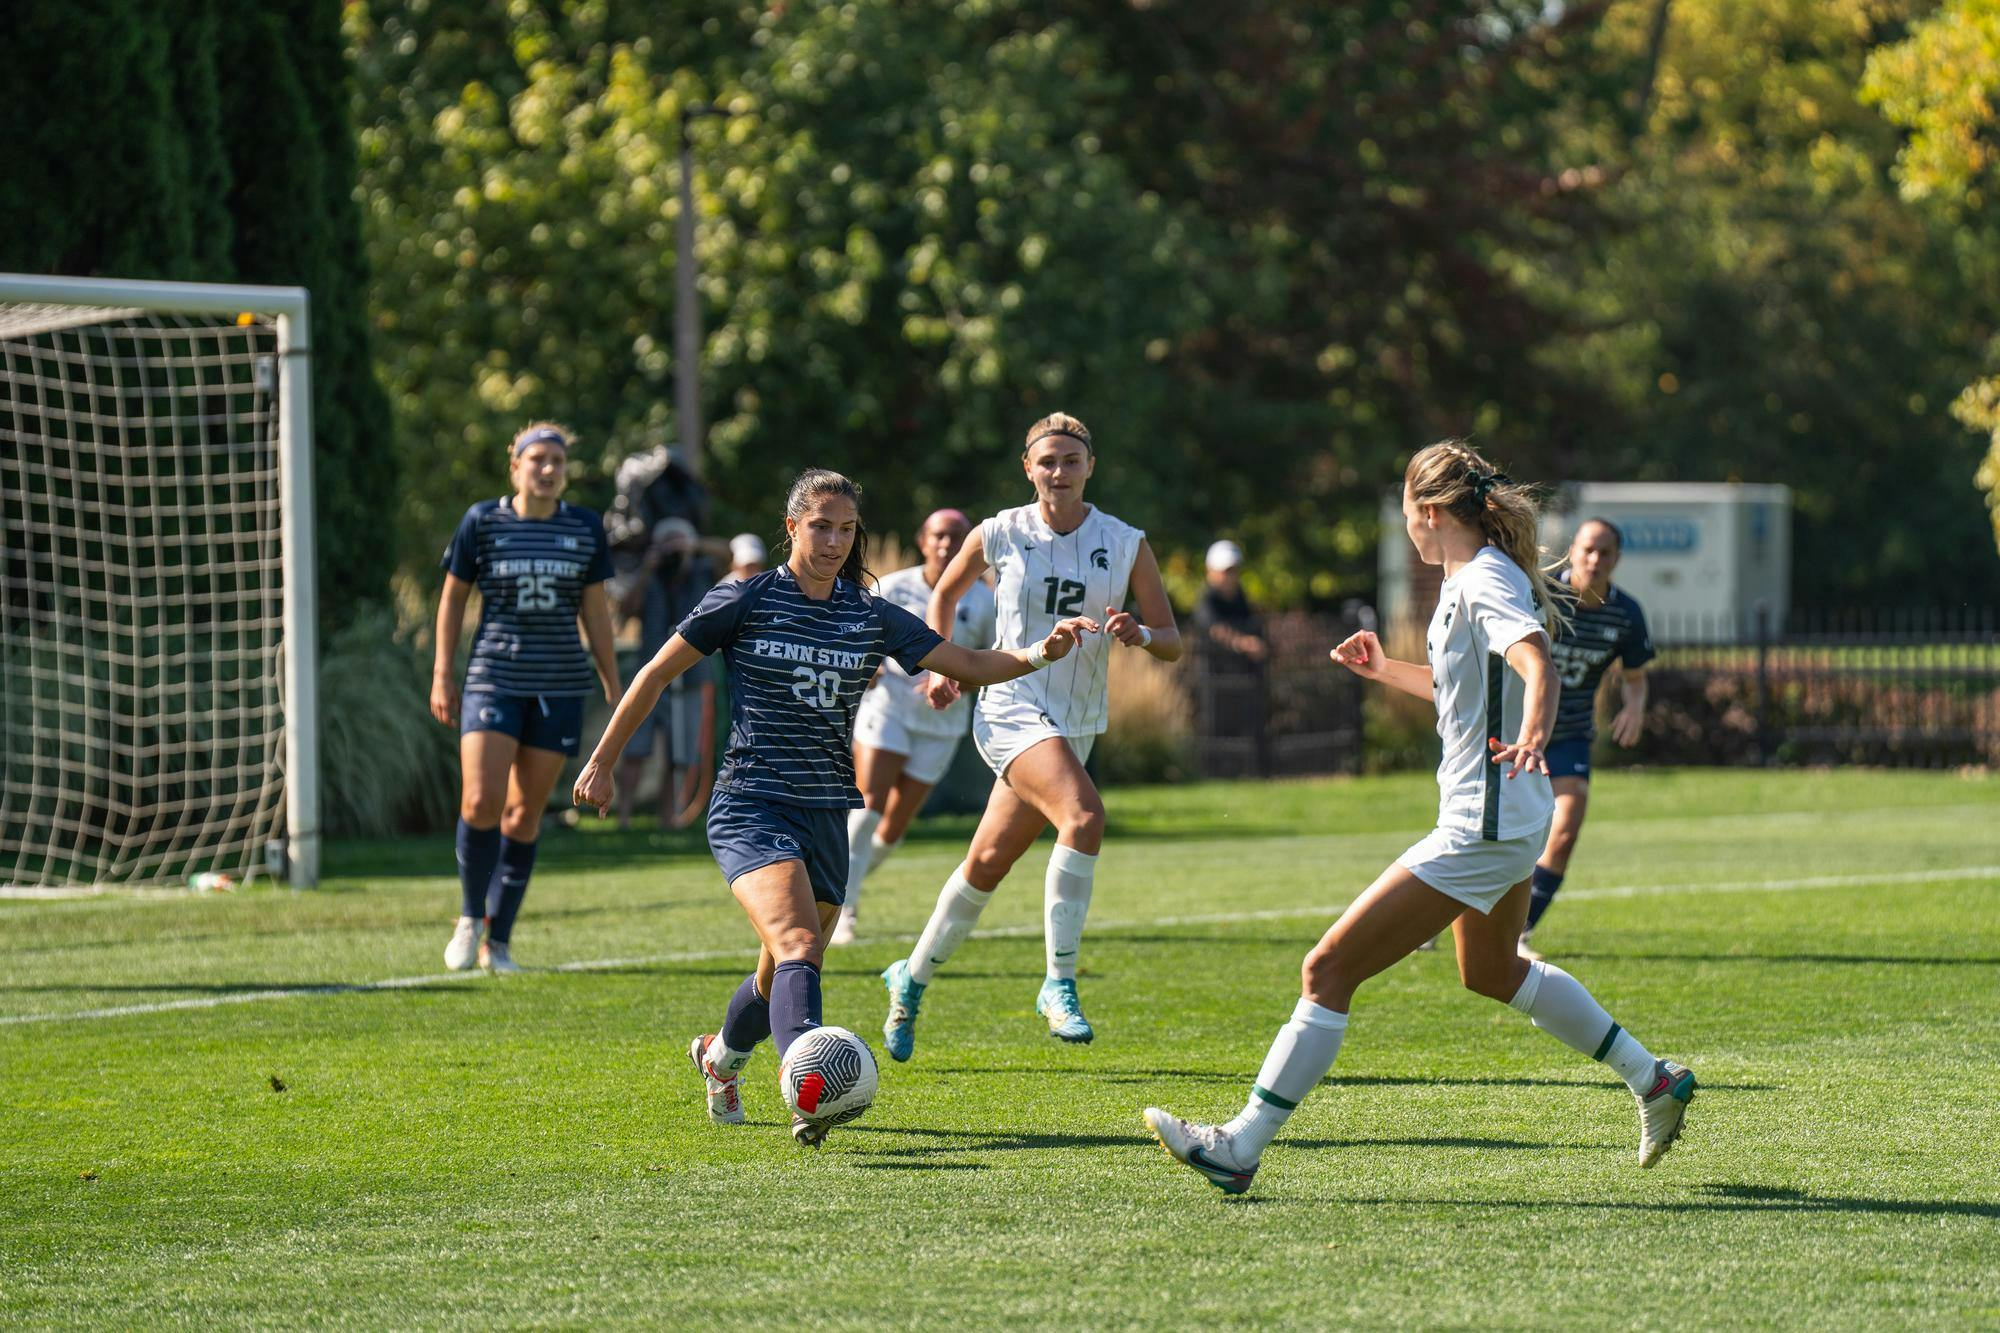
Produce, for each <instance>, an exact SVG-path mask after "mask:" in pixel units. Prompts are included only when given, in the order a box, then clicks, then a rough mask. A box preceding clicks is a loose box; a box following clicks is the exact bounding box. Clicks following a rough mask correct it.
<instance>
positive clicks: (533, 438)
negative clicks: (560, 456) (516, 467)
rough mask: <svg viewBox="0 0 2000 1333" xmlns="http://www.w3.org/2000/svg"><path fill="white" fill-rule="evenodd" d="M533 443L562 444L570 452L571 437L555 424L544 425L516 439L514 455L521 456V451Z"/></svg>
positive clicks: (565, 450) (565, 451)
mask: <svg viewBox="0 0 2000 1333" xmlns="http://www.w3.org/2000/svg"><path fill="white" fill-rule="evenodd" d="M531 444H559V445H561V446H562V451H563V452H564V453H568V452H569V437H568V436H566V435H564V434H563V433H562V432H561V431H559V430H557V429H556V428H555V427H554V426H543V427H542V428H541V429H540V430H531V431H529V432H528V433H527V434H526V435H523V436H522V437H521V438H520V439H518V440H516V441H514V455H513V456H514V457H516V458H519V457H520V456H521V451H522V450H524V449H526V448H527V447H528V446H529V445H531Z"/></svg>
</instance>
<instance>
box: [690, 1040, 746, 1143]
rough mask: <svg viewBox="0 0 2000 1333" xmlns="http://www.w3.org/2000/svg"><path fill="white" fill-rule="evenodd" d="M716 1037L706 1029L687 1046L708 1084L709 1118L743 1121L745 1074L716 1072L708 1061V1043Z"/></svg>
mask: <svg viewBox="0 0 2000 1333" xmlns="http://www.w3.org/2000/svg"><path fill="white" fill-rule="evenodd" d="M713 1040H714V1034H712V1033H706V1032H705V1033H703V1034H702V1035H701V1036H699V1037H696V1038H695V1039H694V1042H693V1044H691V1045H690V1046H689V1047H688V1059H690V1060H692V1061H694V1067H695V1071H696V1072H697V1073H699V1074H700V1075H701V1079H702V1082H703V1083H705V1084H707V1085H708V1118H709V1119H710V1120H713V1121H714V1122H715V1123H716V1124H718V1125H740V1124H742V1123H743V1077H742V1075H740V1074H729V1075H723V1074H718V1073H716V1072H715V1066H714V1065H711V1064H710V1063H709V1062H708V1043H709V1042H711V1041H713Z"/></svg>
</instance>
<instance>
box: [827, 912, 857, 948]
mask: <svg viewBox="0 0 2000 1333" xmlns="http://www.w3.org/2000/svg"><path fill="white" fill-rule="evenodd" d="M826 942H827V943H828V944H830V945H833V946H835V947H838V946H840V945H843V944H852V943H854V913H852V912H842V913H841V914H840V919H839V920H838V921H836V922H834V923H833V934H832V935H830V936H828V937H827V941H826Z"/></svg>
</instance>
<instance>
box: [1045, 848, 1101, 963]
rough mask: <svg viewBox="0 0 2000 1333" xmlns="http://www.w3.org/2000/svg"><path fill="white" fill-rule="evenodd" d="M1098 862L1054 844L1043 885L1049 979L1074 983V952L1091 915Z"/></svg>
mask: <svg viewBox="0 0 2000 1333" xmlns="http://www.w3.org/2000/svg"><path fill="white" fill-rule="evenodd" d="M1096 873H1097V858H1096V857H1095V856H1092V855H1091V854H1090V853H1089V852H1079V851H1078V850H1077V849H1076V848H1074V847H1065V846H1063V845H1062V844H1061V843H1057V844H1056V846H1055V850H1054V851H1052V852H1050V853H1049V872H1048V877H1047V878H1046V879H1045V880H1043V881H1042V942H1043V950H1044V952H1045V953H1047V955H1048V964H1049V975H1050V976H1052V977H1063V978H1067V979H1068V980H1071V981H1074V980H1076V951H1077V950H1078V949H1079V948H1080V947H1082V945H1083V919H1084V917H1086V916H1088V915H1089V914H1090V889H1091V880H1092V877H1093V876H1094V875H1096Z"/></svg>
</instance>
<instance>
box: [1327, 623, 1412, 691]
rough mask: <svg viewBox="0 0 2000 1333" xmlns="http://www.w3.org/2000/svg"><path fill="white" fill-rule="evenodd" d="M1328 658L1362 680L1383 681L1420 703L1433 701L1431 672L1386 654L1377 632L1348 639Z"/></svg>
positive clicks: (1355, 634)
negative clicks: (1431, 699) (1422, 700)
mask: <svg viewBox="0 0 2000 1333" xmlns="http://www.w3.org/2000/svg"><path fill="white" fill-rule="evenodd" d="M1327 656H1328V657H1331V658H1332V659H1333V660H1334V661H1335V662H1337V663H1339V664H1340V665H1341V666H1344V667H1346V668H1347V669H1348V670H1349V671H1352V672H1353V673H1354V674H1355V675H1357V676H1359V677H1361V678H1362V679H1363V680H1375V681H1380V682H1381V683H1382V684H1384V685H1387V686H1388V687H1389V688H1390V689H1394V690H1401V691H1402V692H1403V693H1405V694H1414V695H1416V696H1417V698H1419V699H1430V698H1431V673H1430V669H1429V668H1428V667H1423V666H1419V665H1418V664H1417V663H1415V662H1405V661H1402V660H1400V659H1398V658H1394V657H1391V656H1389V655H1388V654H1387V653H1385V652H1383V651H1382V640H1380V639H1378V638H1376V637H1375V631H1374V630H1368V629H1364V630H1361V631H1359V632H1357V633H1354V634H1350V635H1348V636H1347V637H1346V638H1344V639H1342V640H1341V641H1340V646H1339V647H1337V648H1335V649H1334V650H1333V651H1332V652H1330V653H1328V654H1327Z"/></svg>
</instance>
